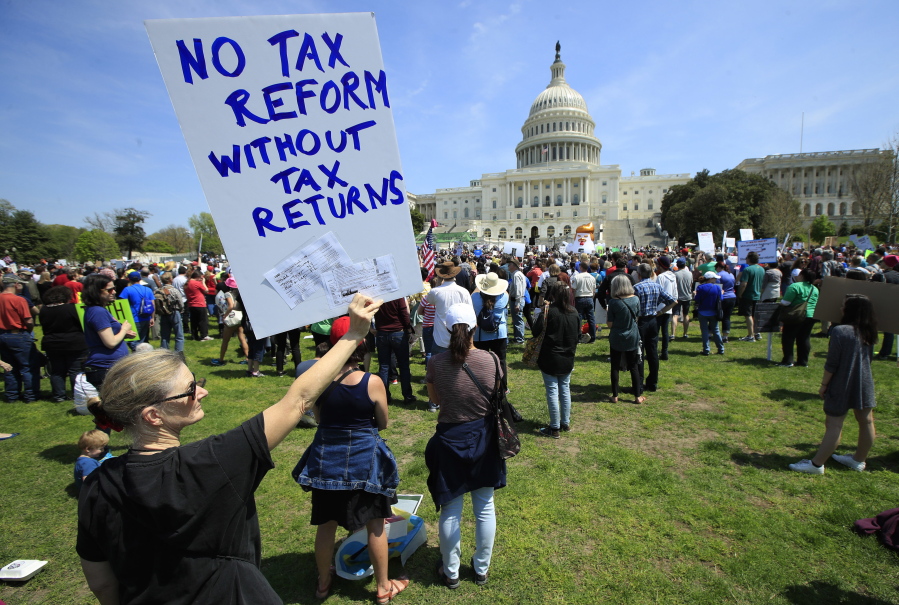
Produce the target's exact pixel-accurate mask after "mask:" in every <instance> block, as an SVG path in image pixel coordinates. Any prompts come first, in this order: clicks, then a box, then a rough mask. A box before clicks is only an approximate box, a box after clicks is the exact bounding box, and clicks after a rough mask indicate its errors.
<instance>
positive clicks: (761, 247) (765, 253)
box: [737, 237, 777, 263]
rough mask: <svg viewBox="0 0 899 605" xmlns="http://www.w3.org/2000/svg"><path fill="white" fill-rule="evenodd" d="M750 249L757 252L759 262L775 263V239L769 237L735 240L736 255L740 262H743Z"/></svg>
mask: <svg viewBox="0 0 899 605" xmlns="http://www.w3.org/2000/svg"><path fill="white" fill-rule="evenodd" d="M752 251H755V252H757V253H758V255H759V262H760V263H776V262H777V239H776V238H773V237H769V238H765V239H753V240H748V241H739V242H737V257H738V258H739V259H740V263H745V262H746V255H747V254H749V253H750V252H752Z"/></svg>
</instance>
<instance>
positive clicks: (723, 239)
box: [721, 231, 727, 252]
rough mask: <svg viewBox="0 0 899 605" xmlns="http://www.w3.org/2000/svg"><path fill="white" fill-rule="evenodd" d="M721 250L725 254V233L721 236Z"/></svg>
mask: <svg viewBox="0 0 899 605" xmlns="http://www.w3.org/2000/svg"><path fill="white" fill-rule="evenodd" d="M721 249H722V250H723V251H725V252H726V251H727V231H725V232H724V235H722V236H721Z"/></svg>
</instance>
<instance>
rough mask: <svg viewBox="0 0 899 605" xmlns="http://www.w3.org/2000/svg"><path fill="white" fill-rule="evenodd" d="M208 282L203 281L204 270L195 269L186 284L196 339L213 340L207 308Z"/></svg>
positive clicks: (185, 293) (189, 310) (188, 305)
mask: <svg viewBox="0 0 899 605" xmlns="http://www.w3.org/2000/svg"><path fill="white" fill-rule="evenodd" d="M207 293H208V290H207V289H206V284H205V283H203V272H202V271H200V270H199V269H195V270H194V272H193V273H191V275H190V279H189V280H187V283H186V284H184V296H186V297H187V308H188V313H189V314H190V327H191V333H192V334H193V337H194V340H212V337H211V336H209V311H208V310H207V309H206V294H207Z"/></svg>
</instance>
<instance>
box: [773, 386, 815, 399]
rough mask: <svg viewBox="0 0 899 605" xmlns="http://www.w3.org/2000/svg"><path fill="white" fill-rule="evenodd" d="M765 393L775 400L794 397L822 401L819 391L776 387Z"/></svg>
mask: <svg viewBox="0 0 899 605" xmlns="http://www.w3.org/2000/svg"><path fill="white" fill-rule="evenodd" d="M764 395H765V397H768V398H769V399H772V400H774V401H786V400H788V399H792V400H793V401H821V397H820V396H819V395H818V394H817V393H811V392H809V391H791V390H790V389H774V390H773V391H768V392H767V393H764Z"/></svg>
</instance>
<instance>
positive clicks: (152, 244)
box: [144, 239, 177, 254]
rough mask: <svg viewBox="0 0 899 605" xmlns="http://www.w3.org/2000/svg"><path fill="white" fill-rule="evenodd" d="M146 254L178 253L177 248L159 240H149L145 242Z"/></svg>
mask: <svg viewBox="0 0 899 605" xmlns="http://www.w3.org/2000/svg"><path fill="white" fill-rule="evenodd" d="M144 252H163V253H165V254H174V253H175V252H177V250H175V247H174V246H172V245H171V244H167V243H165V242H163V241H160V240H158V239H148V240H147V241H146V242H144Z"/></svg>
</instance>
